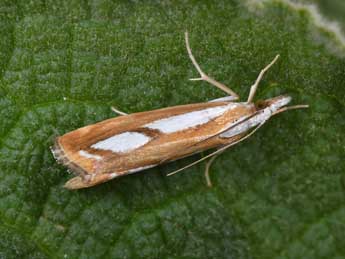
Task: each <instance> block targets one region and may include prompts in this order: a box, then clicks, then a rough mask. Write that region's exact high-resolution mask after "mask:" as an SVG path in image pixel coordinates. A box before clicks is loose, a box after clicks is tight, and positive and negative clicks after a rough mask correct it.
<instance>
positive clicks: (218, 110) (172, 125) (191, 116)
mask: <svg viewBox="0 0 345 259" xmlns="http://www.w3.org/2000/svg"><path fill="white" fill-rule="evenodd" d="M237 106H238V104H237V103H230V104H228V105H223V106H217V107H211V108H207V109H203V110H200V111H193V112H188V113H184V114H180V115H175V116H171V117H169V118H164V119H160V120H157V121H154V122H151V123H148V124H146V125H144V127H147V128H150V129H157V130H159V131H161V132H163V133H173V132H177V131H182V130H185V129H188V128H192V127H196V126H198V125H202V124H205V123H207V122H209V121H210V120H212V119H215V118H217V117H218V116H220V115H222V114H223V113H224V112H226V111H228V110H231V109H234V108H235V107H237Z"/></svg>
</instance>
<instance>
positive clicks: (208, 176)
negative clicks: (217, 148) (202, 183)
mask: <svg viewBox="0 0 345 259" xmlns="http://www.w3.org/2000/svg"><path fill="white" fill-rule="evenodd" d="M220 154H221V153H219V154H217V155H215V156H213V157H211V159H210V160H208V161H207V162H206V166H205V179H206V183H207V186H208V187H212V182H211V178H210V168H211V165H212V163H213V162H214V160H216V158H217V157H218V156H219V155H220Z"/></svg>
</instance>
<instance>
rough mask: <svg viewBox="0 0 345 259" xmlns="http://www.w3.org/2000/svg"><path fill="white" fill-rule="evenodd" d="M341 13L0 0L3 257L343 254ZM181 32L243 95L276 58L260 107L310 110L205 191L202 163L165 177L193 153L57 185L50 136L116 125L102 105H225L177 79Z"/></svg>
mask: <svg viewBox="0 0 345 259" xmlns="http://www.w3.org/2000/svg"><path fill="white" fill-rule="evenodd" d="M296 4H297V5H296ZM299 4H314V5H315V6H317V9H310V6H306V7H303V6H300V5H299ZM315 10H319V11H317V12H316V11H315ZM315 12H316V13H315ZM315 14H317V17H319V18H320V17H321V18H322V19H321V20H322V22H321V23H319V22H320V21H319V20H316V19H315V16H314V15H315ZM344 14H345V5H344V3H343V1H340V0H338V1H336V0H333V1H274V0H271V1H269V0H268V1H253V0H251V1H249V0H248V1H236V0H232V1H212V0H207V1H191V0H190V1H182V0H181V1H110V0H94V1H82V0H73V1H50V0H46V1H43V0H32V1H1V2H0V28H1V32H2V34H1V41H0V118H1V120H0V121H1V123H0V258H344V257H345V234H344V233H345V220H344V219H345V206H344V204H345V203H344V202H345V197H344V186H345V178H344V171H345V170H344V169H345V163H344V161H343V160H344V154H345V141H344V132H345V111H344V105H345V87H344V86H345V85H344V82H345V69H344V68H345V60H344V42H342V39H343V38H344V36H343V34H341V33H342V31H343V32H344V17H345V16H344ZM328 21H332V22H337V25H336V26H335V25H334V24H332V23H330V22H328ZM320 24H321V26H320ZM337 28H341V29H340V30H337ZM185 30H188V31H189V33H190V41H191V45H192V48H193V51H194V54H195V56H196V58H197V59H198V61H199V63H200V64H201V66H202V67H203V69H204V70H205V71H207V73H209V74H210V75H212V76H213V77H215V78H217V79H218V80H219V81H221V82H224V83H225V84H227V85H229V86H231V88H233V89H234V90H235V91H236V92H238V93H239V94H240V96H241V97H242V100H245V99H246V96H247V94H248V91H249V87H250V85H251V84H252V83H253V81H254V80H255V79H256V77H257V74H258V72H259V71H260V69H262V68H263V67H264V66H265V65H266V64H267V63H268V62H270V61H271V59H272V58H273V57H274V56H275V55H276V54H277V53H280V54H281V59H280V60H279V62H278V63H277V64H276V65H275V66H274V67H273V68H272V69H271V70H270V71H269V72H268V73H267V75H266V76H265V78H264V80H263V82H262V83H261V85H260V88H259V90H258V96H257V99H261V98H268V97H272V96H275V95H278V94H282V93H286V94H290V95H291V96H292V97H293V102H294V103H295V104H298V103H307V104H309V105H310V109H308V110H300V111H291V112H287V113H284V114H281V115H280V116H277V117H276V118H274V119H272V120H271V121H269V122H268V123H267V124H266V125H265V126H264V127H263V128H262V130H261V131H259V132H258V133H257V134H256V135H255V136H253V137H252V138H251V139H250V140H248V141H245V142H243V143H241V144H239V145H237V146H236V147H234V148H233V149H231V150H229V151H227V152H226V153H224V154H223V155H222V156H221V157H219V158H218V159H217V160H216V163H214V165H213V167H212V180H213V183H214V187H213V188H207V187H206V185H205V181H204V177H203V170H204V164H201V165H199V166H195V167H193V168H191V169H188V170H186V171H185V172H183V173H181V174H179V175H176V176H174V177H166V174H167V173H168V172H171V171H173V170H175V169H177V168H180V167H181V166H183V165H186V164H187V163H190V162H191V161H194V160H195V159H197V158H199V157H200V155H196V156H193V157H190V158H186V159H183V160H181V161H177V162H174V163H170V164H167V165H164V166H160V167H158V168H154V169H150V170H147V171H145V172H142V173H138V174H134V175H129V176H126V177H123V178H120V179H118V180H114V181H111V182H108V183H105V184H102V185H100V186H96V187H94V188H91V189H87V190H80V191H68V190H65V189H63V187H62V186H63V183H64V182H65V181H66V180H68V179H69V178H71V175H70V174H68V173H67V170H66V169H65V168H64V167H62V166H60V165H58V164H56V162H55V161H54V159H53V157H52V155H51V153H50V150H49V146H50V145H52V143H53V141H54V138H55V137H56V136H58V135H61V134H64V133H66V132H68V131H71V130H73V129H76V128H78V127H81V126H84V125H87V124H91V123H95V122H97V121H100V120H103V119H106V118H110V117H113V116H115V115H114V114H113V113H112V112H111V111H110V108H109V107H110V106H111V105H114V106H116V107H118V108H119V109H121V110H123V111H125V112H129V113H131V112H138V111H143V110H150V109H156V108H161V107H165V106H171V105H178V104H186V103H193V102H203V101H207V100H210V99H212V98H217V97H221V96H222V93H221V92H220V91H219V90H217V89H215V88H214V87H211V86H209V85H207V84H206V83H201V82H190V81H188V78H190V77H195V76H196V75H197V73H196V71H195V69H194V68H193V67H192V65H191V63H190V61H189V59H188V57H187V54H186V50H185V47H184V39H183V33H184V31H185Z"/></svg>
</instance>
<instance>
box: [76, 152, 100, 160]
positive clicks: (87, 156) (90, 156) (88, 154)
mask: <svg viewBox="0 0 345 259" xmlns="http://www.w3.org/2000/svg"><path fill="white" fill-rule="evenodd" d="M79 155H81V156H82V157H85V158H92V159H95V160H102V157H101V156H98V155H93V154H90V153H89V152H87V151H85V150H80V151H79Z"/></svg>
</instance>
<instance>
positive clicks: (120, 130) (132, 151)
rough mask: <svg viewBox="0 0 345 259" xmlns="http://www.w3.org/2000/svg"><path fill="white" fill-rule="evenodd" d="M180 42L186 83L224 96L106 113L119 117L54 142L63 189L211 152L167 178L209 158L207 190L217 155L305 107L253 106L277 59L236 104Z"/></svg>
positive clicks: (276, 102) (281, 100) (279, 100)
mask: <svg viewBox="0 0 345 259" xmlns="http://www.w3.org/2000/svg"><path fill="white" fill-rule="evenodd" d="M185 42H186V48H187V52H188V55H189V58H190V59H191V61H192V63H193V65H194V66H195V68H196V70H197V71H198V72H199V74H200V77H198V78H192V79H190V80H194V81H195V80H200V81H206V82H208V83H210V84H211V85H213V86H215V87H218V88H219V89H221V90H222V91H224V92H225V93H226V94H227V96H226V97H223V98H219V99H215V100H212V101H209V102H205V103H195V104H187V105H180V106H174V107H168V108H163V109H158V110H153V111H146V112H139V113H133V114H125V113H123V112H121V111H119V110H117V109H115V108H112V109H113V110H114V112H116V113H117V114H118V115H120V116H117V117H115V118H111V119H108V120H105V121H102V122H98V123H96V124H93V125H89V126H86V127H82V128H80V129H77V130H74V131H72V132H69V133H66V134H65V135H63V136H60V137H57V138H56V139H55V144H54V146H53V147H51V150H52V153H53V155H54V157H55V159H56V160H57V162H59V163H61V164H63V165H65V166H67V167H68V169H69V170H70V171H72V172H73V173H74V174H75V175H76V176H75V177H74V178H72V179H70V180H69V181H67V183H66V184H65V187H66V188H68V189H80V188H86V187H91V186H94V185H97V184H100V183H103V182H106V181H109V180H111V179H114V178H117V177H120V176H124V175H128V174H132V173H135V172H139V171H142V170H145V169H148V168H151V167H155V166H158V165H160V164H162V163H166V162H170V161H174V160H177V159H180V158H183V157H186V156H190V155H192V154H195V153H199V152H201V151H204V150H207V149H211V148H216V151H214V152H212V153H210V154H209V155H207V156H205V157H203V158H202V159H199V160H198V161H196V162H194V163H191V164H189V165H187V166H185V167H183V168H181V169H179V170H177V171H175V172H172V173H171V174H174V173H177V172H179V171H181V170H184V169H186V168H187V167H190V166H192V165H194V164H196V163H199V162H201V161H203V160H205V159H208V158H210V159H209V160H208V162H207V164H206V169H205V176H206V181H207V184H208V185H209V186H211V181H210V176H209V169H210V166H211V164H212V162H213V161H214V160H215V158H216V157H217V155H219V154H220V153H221V152H223V151H224V150H226V149H228V148H229V147H231V146H233V145H235V144H237V143H239V142H241V141H243V140H244V139H246V138H248V137H250V136H251V135H253V134H254V132H256V131H257V130H258V129H259V128H260V127H261V126H262V125H263V124H264V123H265V122H266V121H267V120H268V119H269V118H271V117H272V116H274V115H276V114H278V113H281V112H283V111H286V110H290V109H298V108H306V107H308V105H295V106H287V104H288V103H289V102H290V100H291V97H290V96H286V95H281V96H277V97H274V98H271V99H266V100H261V101H258V102H255V103H253V98H254V96H255V92H256V90H257V87H258V85H259V82H260V81H261V79H262V77H263V75H264V73H265V72H266V71H267V70H268V69H269V68H270V67H271V66H272V65H273V64H274V63H275V62H276V61H277V59H278V57H279V55H277V56H276V57H275V58H274V59H273V61H272V62H271V63H270V64H268V65H267V66H266V67H265V68H264V69H263V70H261V72H260V73H259V76H258V78H257V79H256V81H255V83H254V84H253V85H252V86H251V88H250V93H249V96H248V99H247V101H246V102H236V100H238V99H239V96H238V95H237V94H236V93H235V92H234V91H233V90H231V89H230V88H228V87H227V86H226V85H224V84H222V83H220V82H218V81H216V80H215V79H213V78H211V77H210V76H208V75H207V74H205V73H204V72H203V71H202V70H201V68H200V66H199V64H198V63H197V61H196V60H195V58H194V56H193V54H192V51H191V48H190V44H189V39H188V33H187V32H186V33H185ZM171 174H169V175H171Z"/></svg>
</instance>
